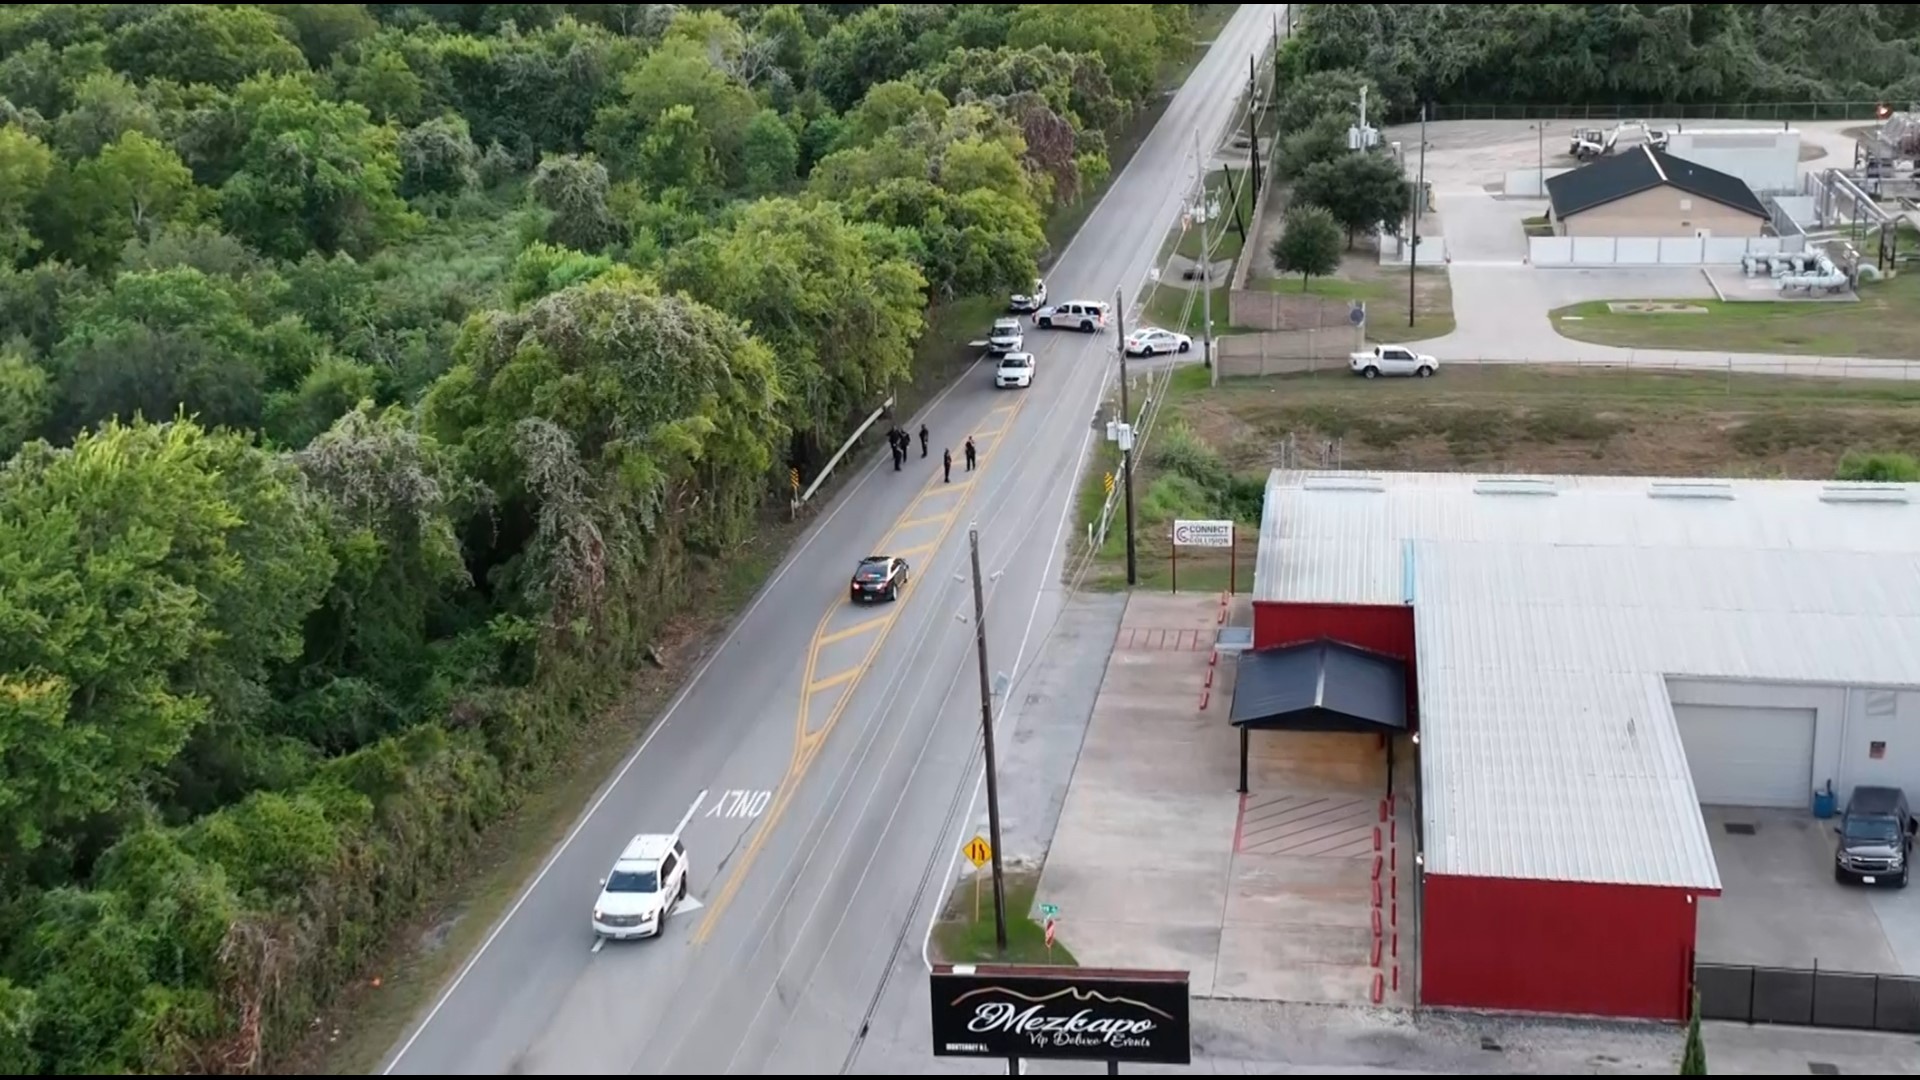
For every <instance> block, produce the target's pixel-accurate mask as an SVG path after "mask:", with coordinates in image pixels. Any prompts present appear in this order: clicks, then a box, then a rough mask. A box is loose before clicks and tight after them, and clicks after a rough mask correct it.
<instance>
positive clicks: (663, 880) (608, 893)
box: [593, 833, 687, 938]
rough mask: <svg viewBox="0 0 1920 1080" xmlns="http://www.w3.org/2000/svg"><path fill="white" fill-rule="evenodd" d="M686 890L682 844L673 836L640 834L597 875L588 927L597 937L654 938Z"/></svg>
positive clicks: (685, 871)
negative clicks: (602, 874)
mask: <svg viewBox="0 0 1920 1080" xmlns="http://www.w3.org/2000/svg"><path fill="white" fill-rule="evenodd" d="M686 895H687V849H686V848H685V847H684V846H683V845H682V844H681V843H680V840H679V839H678V838H677V837H672V836H663V835H661V834H659V833H641V834H640V835H639V836H636V837H634V838H633V839H632V840H631V841H629V842H628V843H627V847H626V850H625V851H622V852H621V853H620V858H619V860H618V861H617V862H615V863H614V864H613V869H612V870H609V871H608V872H607V876H606V877H604V878H601V879H600V898H599V899H597V900H595V901H594V902H593V932H594V933H595V934H598V935H599V936H601V937H603V938H642V937H657V936H659V934H660V931H661V930H663V929H665V927H666V925H667V916H669V915H671V914H673V908H674V905H676V904H678V903H679V902H680V901H681V900H684V899H685V898H686Z"/></svg>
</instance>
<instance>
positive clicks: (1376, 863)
mask: <svg viewBox="0 0 1920 1080" xmlns="http://www.w3.org/2000/svg"><path fill="white" fill-rule="evenodd" d="M1381 862H1382V860H1381V858H1380V856H1378V855H1375V856H1374V857H1373V880H1375V881H1379V880H1380V864H1381Z"/></svg>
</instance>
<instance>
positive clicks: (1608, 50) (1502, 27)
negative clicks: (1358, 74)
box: [1282, 4, 1920, 110]
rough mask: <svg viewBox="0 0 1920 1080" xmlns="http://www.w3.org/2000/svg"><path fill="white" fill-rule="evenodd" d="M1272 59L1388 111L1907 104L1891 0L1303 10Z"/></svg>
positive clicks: (1906, 65)
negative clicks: (1382, 98) (1368, 87)
mask: <svg viewBox="0 0 1920 1080" xmlns="http://www.w3.org/2000/svg"><path fill="white" fill-rule="evenodd" d="M1282 52H1283V65H1286V66H1290V67H1291V69H1292V72H1293V74H1295V75H1296V76H1297V75H1304V74H1307V73H1311V72H1316V71H1330V70H1334V69H1340V68H1347V69H1352V70H1356V71H1364V72H1366V73H1367V74H1368V75H1370V76H1371V77H1372V78H1373V79H1374V80H1375V82H1377V83H1378V84H1379V86H1380V88H1381V90H1383V91H1384V92H1385V94H1386V95H1387V97H1388V99H1389V100H1391V101H1393V102H1395V103H1398V105H1399V107H1400V108H1401V109H1402V110H1405V109H1407V108H1408V107H1409V105H1408V103H1416V105H1417V103H1419V102H1427V103H1431V104H1438V105H1496V104H1528V105H1676V104H1679V105H1685V104H1745V103H1761V102H1768V103H1771V102H1822V103H1838V102H1860V103H1871V102H1882V101H1884V102H1893V103H1897V104H1898V105H1899V106H1901V107H1904V106H1905V104H1906V103H1908V102H1911V101H1914V100H1915V99H1920V7H1914V6H1911V5H1905V4H1305V5H1301V7H1300V10H1299V14H1298V21H1297V23H1296V29H1295V32H1294V34H1293V39H1292V41H1290V42H1289V43H1287V45H1286V46H1285V47H1284V48H1283V50H1282Z"/></svg>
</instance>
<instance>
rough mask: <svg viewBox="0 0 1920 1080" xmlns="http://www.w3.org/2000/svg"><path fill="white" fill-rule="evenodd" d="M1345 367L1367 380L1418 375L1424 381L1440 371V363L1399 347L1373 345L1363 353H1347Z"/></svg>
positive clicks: (1423, 354)
mask: <svg viewBox="0 0 1920 1080" xmlns="http://www.w3.org/2000/svg"><path fill="white" fill-rule="evenodd" d="M1347 367H1349V368H1351V369H1352V370H1353V371H1354V372H1356V373H1358V374H1361V375H1365V376H1366V377H1367V378H1369V379H1377V378H1379V377H1380V376H1382V375H1418V376H1419V377H1421V378H1423V379H1424V378H1426V377H1427V376H1429V375H1432V374H1433V373H1434V372H1436V371H1438V370H1440V361H1438V360H1436V359H1434V358H1433V357H1431V356H1428V355H1426V354H1425V353H1417V352H1414V351H1413V350H1412V349H1408V348H1404V347H1402V346H1399V345H1375V346H1374V347H1373V348H1371V349H1368V350H1367V351H1365V352H1357V353H1348V354H1347Z"/></svg>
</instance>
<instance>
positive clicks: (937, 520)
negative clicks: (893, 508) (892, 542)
mask: <svg viewBox="0 0 1920 1080" xmlns="http://www.w3.org/2000/svg"><path fill="white" fill-rule="evenodd" d="M952 516H953V511H951V510H949V511H947V512H946V513H944V514H929V515H927V516H926V517H917V518H909V519H908V520H906V521H902V522H900V523H899V524H898V525H895V526H894V527H893V531H894V532H897V533H899V532H906V531H907V530H908V529H917V528H919V527H920V526H922V525H944V524H946V522H947V519H948V518H950V517H952ZM889 535H891V534H889Z"/></svg>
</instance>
